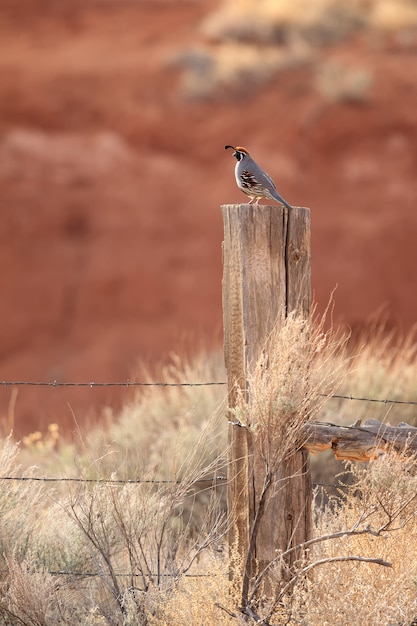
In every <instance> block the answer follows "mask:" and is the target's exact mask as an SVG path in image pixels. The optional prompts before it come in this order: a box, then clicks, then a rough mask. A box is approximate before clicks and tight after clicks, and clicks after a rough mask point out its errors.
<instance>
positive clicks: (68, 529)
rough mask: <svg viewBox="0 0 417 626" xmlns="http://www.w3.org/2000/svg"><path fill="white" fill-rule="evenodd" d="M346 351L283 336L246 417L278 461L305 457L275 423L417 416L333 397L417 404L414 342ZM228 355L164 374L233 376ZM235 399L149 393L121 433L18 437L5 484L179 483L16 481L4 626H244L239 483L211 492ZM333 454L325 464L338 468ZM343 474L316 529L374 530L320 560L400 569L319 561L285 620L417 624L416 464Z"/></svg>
mask: <svg viewBox="0 0 417 626" xmlns="http://www.w3.org/2000/svg"><path fill="white" fill-rule="evenodd" d="M334 348H335V344H334V342H333V341H332V340H331V339H330V335H329V334H328V333H326V332H325V331H324V330H323V328H318V329H317V326H316V328H315V329H314V328H312V327H311V326H310V325H309V323H308V322H307V321H305V320H301V319H296V318H294V319H292V318H290V319H289V320H288V321H287V324H286V325H285V326H284V328H283V330H282V332H281V333H280V334H278V335H272V336H271V337H270V342H269V348H268V351H269V353H270V354H269V358H268V359H266V357H263V358H261V359H260V361H259V363H258V366H257V368H255V370H254V373H253V376H252V378H251V380H250V381H249V383H250V389H249V392H250V393H249V398H250V403H249V410H247V407H243V406H242V407H241V408H240V411H239V412H238V413H237V414H236V418H239V419H240V420H241V421H242V423H246V424H247V425H249V426H250V428H251V429H252V430H253V433H254V436H255V437H256V438H257V440H258V442H259V446H260V449H261V450H262V453H263V454H264V456H265V458H269V459H277V458H283V457H285V455H287V454H289V453H290V452H291V449H292V444H293V440H292V439H291V437H290V436H286V437H285V436H284V437H282V438H281V445H280V446H279V447H278V449H272V448H271V446H270V441H272V439H271V438H270V437H269V436H267V435H268V432H269V433H271V429H276V428H278V429H279V428H282V429H285V428H287V426H288V424H291V425H292V426H291V429H290V431H291V433H292V432H293V431H292V429H293V428H295V430H296V428H297V424H298V423H299V421H301V422H302V421H304V420H306V419H310V418H318V419H322V420H326V419H327V420H329V421H332V422H335V421H336V422H337V421H339V422H343V423H349V422H353V421H355V420H356V419H357V418H358V417H361V418H362V419H366V418H368V417H379V418H384V417H385V418H387V419H388V421H390V422H392V423H394V422H397V421H401V420H408V421H410V422H411V421H412V419H413V416H414V414H415V410H414V409H415V407H414V408H413V407H407V406H403V405H398V406H394V407H393V408H392V409H391V411H389V410H388V407H387V406H386V405H384V404H381V405H376V404H372V403H371V404H369V403H365V402H354V401H350V400H345V401H343V400H336V399H331V400H329V399H328V398H327V395H328V394H330V393H332V391H333V390H334V389H336V388H337V392H338V393H342V394H346V395H358V396H367V397H381V398H387V397H391V398H397V399H401V400H403V399H410V400H416V399H417V398H416V396H415V383H414V381H415V380H416V378H417V364H416V350H417V348H416V342H415V338H414V335H413V334H411V335H410V336H408V337H406V338H403V339H398V338H396V337H395V336H394V335H389V334H387V333H386V332H385V331H382V330H381V327H380V326H375V328H374V330H373V331H372V332H371V333H370V335H368V337H367V338H366V341H365V339H363V340H362V341H360V342H359V347H355V348H352V357H351V358H350V359H348V360H346V355H345V354H343V353H340V352H338V351H337V350H335V349H334ZM342 352H343V351H342ZM221 360H222V359H221V357H220V356H219V355H216V356H214V357H210V358H209V357H207V356H206V355H205V356H203V357H202V358H201V359H200V360H198V359H197V360H196V362H195V363H192V362H191V363H187V362H185V363H182V362H180V361H179V360H178V359H176V358H174V359H173V360H172V363H171V365H170V366H169V367H167V368H166V369H165V371H163V372H160V373H159V375H158V379H160V380H162V379H164V380H171V381H172V382H175V381H176V382H180V381H182V380H184V379H187V380H214V379H217V380H221V379H222V378H223V376H224V372H223V367H222V364H221ZM149 376H150V375H149ZM225 393H226V390H225V388H224V387H207V388H206V387H201V388H199V387H192V388H184V389H183V388H149V389H146V390H143V391H142V392H140V393H138V394H137V396H136V398H135V399H134V400H132V401H131V402H130V403H129V404H128V405H126V406H125V408H124V409H123V410H122V411H121V413H120V414H119V415H111V414H109V415H108V424H107V427H106V429H104V430H103V429H101V431H100V432H99V431H98V430H97V431H95V432H91V433H89V434H88V435H84V436H82V437H81V440H80V444H79V446H78V447H77V446H73V445H70V444H68V443H67V442H65V441H62V438H61V437H60V436H59V431H57V430H56V429H55V428H53V429H52V431H49V433H46V435H45V436H43V437H40V436H39V435H37V436H36V438H35V439H36V441H35V440H34V439H33V438H30V437H29V438H28V439H27V440H25V441H24V442H22V444H21V445H20V446H19V445H18V444H16V443H14V442H12V441H11V440H10V439H6V440H4V441H3V442H2V445H1V449H0V476H10V477H16V478H18V477H19V476H21V475H25V476H29V477H30V476H42V475H44V474H45V473H49V474H54V475H61V476H73V475H79V476H84V477H87V478H95V479H97V478H114V479H117V478H149V479H151V478H154V477H157V478H162V479H174V480H178V481H179V482H178V483H177V482H174V483H162V484H156V485H155V484H151V483H145V484H117V483H112V484H104V483H103V484H101V483H92V484H90V483H86V484H85V483H84V484H70V485H68V484H66V483H58V484H55V483H53V484H45V483H42V482H30V481H25V482H20V481H13V480H11V481H9V480H0V507H1V511H2V515H1V516H0V544H1V545H0V547H1V556H0V570H1V572H2V574H1V580H0V615H1V620H2V623H4V624H10V625H13V626H14V625H16V626H22V624H27V625H29V624H31V625H33V624H35V625H36V626H60V625H61V624H73V623H79V624H82V625H83V626H98V625H100V626H101V625H103V624H106V625H107V624H110V625H117V626H119V625H120V626H127V625H129V624H144V625H146V624H147V625H149V626H153V625H154V624H155V625H156V624H161V625H162V626H163V625H164V624H166V625H168V624H172V625H177V626H185V625H187V626H188V625H189V624H196V625H200V624H201V626H203V625H204V626H210V625H212V624H213V625H214V624H216V625H218V624H237V623H238V619H237V618H235V617H233V616H232V614H236V615H238V611H237V609H236V606H234V605H233V604H231V597H230V596H229V593H228V591H229V583H228V572H227V569H228V559H227V557H228V554H227V545H226V542H225V538H224V534H223V533H224V532H225V530H227V526H228V523H229V520H227V518H226V517H225V516H224V511H225V508H224V504H225V502H224V486H219V487H218V488H217V489H216V490H215V491H213V490H211V489H208V488H207V487H208V485H207V484H205V483H201V482H199V481H200V478H201V477H202V476H206V475H207V474H209V475H210V476H214V475H218V474H219V473H223V474H224V473H225V467H224V461H225V458H226V456H227V450H226V448H227V443H226V424H227V419H226V406H225V402H224V396H225ZM321 394H324V395H321ZM254 415H256V416H257V421H256V423H255V420H254V419H253V416H254ZM283 432H284V430H283ZM52 438H53V440H54V441H53V446H51V445H49V444H50V442H51V440H52ZM42 442H43V443H44V445H42ZM322 458H323V457H322V456H318V457H317V458H316V460H315V464H316V465H320V464H321V465H323V461H322ZM36 466H38V467H36ZM329 467H330V466H329V463H328V462H327V461H326V462H325V469H326V470H327V480H329V481H333V480H334V472H335V470H331V469H329ZM342 469H343V470H344V471H345V472H346V473H345V474H344V476H343V479H344V480H345V482H346V483H350V482H354V483H355V486H354V487H350V488H347V489H343V490H341V493H339V494H338V495H337V497H330V498H329V499H327V503H326V505H325V506H322V505H320V504H319V502H320V500H321V498H319V493H318V494H317V499H316V508H315V515H314V522H315V528H314V534H315V536H316V537H320V536H322V535H324V534H334V533H336V532H340V531H351V530H352V529H356V530H358V529H359V530H364V531H365V530H366V529H367V528H368V529H370V530H371V531H372V533H373V534H370V533H369V532H368V531H366V532H363V533H361V534H357V533H351V532H348V533H347V534H345V535H344V536H343V537H342V536H339V537H338V538H333V539H328V540H326V541H320V542H318V543H316V544H314V545H312V546H311V547H310V553H309V563H310V564H314V563H315V562H317V561H322V560H324V559H329V558H335V557H340V556H342V557H349V556H360V557H363V558H365V557H366V558H374V559H375V558H378V559H383V560H385V561H388V562H390V563H391V564H392V567H391V568H386V567H382V566H380V565H377V564H375V563H365V562H353V561H343V562H331V563H329V562H325V563H323V564H321V565H317V566H315V567H313V568H312V569H311V571H310V573H309V575H308V577H307V578H305V577H303V578H300V579H297V578H296V579H295V580H294V586H293V588H292V589H291V593H290V594H289V595H288V596H287V597H286V598H283V599H282V601H281V603H280V605H279V610H277V611H276V613H275V616H273V617H271V619H270V623H271V624H275V625H278V624H281V623H286V624H294V625H295V624H300V623H301V624H309V626H314V625H316V624H317V625H321V624H326V623H327V624H332V625H339V624H340V625H341V626H342V625H345V624H347V623H351V624H367V625H368V624H369V625H370V626H373V625H375V626H376V625H380V624H398V625H399V624H404V625H407V624H408V625H411V621H412V619H414V618H415V617H416V616H417V606H416V593H415V590H416V584H417V568H416V565H415V563H417V554H416V553H415V546H416V545H417V536H415V534H416V532H417V531H416V528H417V526H416V523H415V521H416V516H417V506H416V496H415V494H416V493H417V483H416V480H417V478H416V476H415V474H416V472H415V467H414V459H413V458H407V457H403V458H401V457H389V456H386V457H382V458H380V459H378V461H374V462H372V463H371V464H369V465H362V466H355V465H352V466H349V467H347V468H345V467H344V466H343V468H342ZM332 471H333V474H332V473H330V474H329V472H332ZM323 477H324V476H323ZM221 484H222V485H223V483H221ZM221 494H223V495H221ZM303 565H305V563H300V564H299V567H303ZM59 572H60V573H59ZM64 572H67V574H65V573H64ZM71 572H72V573H74V574H75V573H77V574H78V575H77V576H75V575H68V573H71ZM90 574H94V576H91V575H90ZM185 574H188V575H189V574H192V575H193V576H191V577H190V576H186V575H185ZM194 575H198V576H197V577H194ZM200 575H203V576H204V577H199V576H200ZM207 576H208V577H207ZM219 605H221V606H223V607H224V608H225V609H227V611H229V612H227V611H226V610H224V609H222V608H219Z"/></svg>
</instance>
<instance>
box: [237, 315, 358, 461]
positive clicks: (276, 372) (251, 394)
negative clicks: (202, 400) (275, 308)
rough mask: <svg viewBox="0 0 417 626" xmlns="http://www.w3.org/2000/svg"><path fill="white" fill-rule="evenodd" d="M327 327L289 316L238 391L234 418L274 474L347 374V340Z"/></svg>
mask: <svg viewBox="0 0 417 626" xmlns="http://www.w3.org/2000/svg"><path fill="white" fill-rule="evenodd" d="M325 322H326V316H323V318H321V319H320V320H315V321H314V320H313V319H312V318H309V317H303V316H299V315H296V314H294V313H290V314H289V315H288V316H287V318H286V319H285V320H284V321H283V322H282V323H278V324H277V325H276V326H275V328H274V329H273V331H272V332H271V334H270V336H269V337H268V339H267V342H266V344H265V347H264V349H263V350H262V353H261V355H260V357H259V359H258V361H257V363H256V365H255V367H254V368H253V371H252V372H250V373H249V376H248V386H247V390H245V391H244V392H243V391H242V390H240V391H239V402H238V406H237V408H236V409H235V410H234V412H235V414H236V416H237V418H238V420H239V422H240V423H241V424H242V425H244V426H247V427H248V428H249V429H250V430H251V432H252V433H253V439H254V442H255V446H256V447H257V449H258V450H259V451H260V454H261V456H262V458H264V459H265V461H266V462H267V463H268V466H269V467H271V468H272V467H276V465H277V463H278V462H280V461H282V460H283V459H285V458H287V457H288V456H290V455H292V454H293V453H294V450H296V449H297V448H299V447H300V445H301V444H302V435H301V431H302V426H303V424H304V423H305V422H306V421H308V420H310V419H313V418H315V417H317V416H318V415H319V414H320V412H321V410H322V409H323V407H324V405H325V404H326V402H327V400H328V398H329V397H330V396H331V395H332V394H333V393H334V392H335V390H336V389H337V388H338V386H339V385H340V383H341V380H342V377H343V375H344V373H345V360H344V357H343V354H344V349H345V345H346V337H344V336H343V335H341V336H340V337H337V335H336V334H335V333H334V332H333V331H332V329H330V330H325Z"/></svg>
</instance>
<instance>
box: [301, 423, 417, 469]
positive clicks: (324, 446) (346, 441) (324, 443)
mask: <svg viewBox="0 0 417 626" xmlns="http://www.w3.org/2000/svg"><path fill="white" fill-rule="evenodd" d="M300 447H301V448H302V449H304V450H308V451H309V452H311V453H313V454H314V453H317V452H323V451H324V450H333V452H334V455H335V457H336V459H340V460H344V461H345V460H351V461H371V460H372V459H376V458H378V457H379V456H381V454H386V453H387V452H391V451H395V452H399V453H401V452H405V453H409V454H416V453H417V428H415V427H414V426H410V425H409V424H405V423H404V422H402V423H401V424H398V426H390V425H389V424H383V423H382V422H380V421H379V420H375V419H369V420H367V421H366V422H364V423H362V422H361V421H360V420H358V421H357V422H355V423H354V424H352V425H351V426H338V425H337V424H331V423H328V422H307V423H306V424H305V425H304V427H303V442H302V443H301V446H300Z"/></svg>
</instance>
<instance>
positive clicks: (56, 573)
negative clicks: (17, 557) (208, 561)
mask: <svg viewBox="0 0 417 626" xmlns="http://www.w3.org/2000/svg"><path fill="white" fill-rule="evenodd" d="M47 573H48V574H50V575H51V576H74V577H79V578H97V577H99V576H102V574H101V573H100V572H67V571H66V570H47ZM7 574H10V572H9V571H8V570H0V575H7ZM114 576H116V578H131V577H132V576H133V577H134V578H144V577H145V578H149V577H152V578H158V577H159V578H175V575H173V574H155V573H152V572H151V573H149V574H148V573H146V574H143V573H138V572H115V573H114ZM182 576H185V577H186V578H215V577H216V576H217V574H188V573H185V574H181V577H182Z"/></svg>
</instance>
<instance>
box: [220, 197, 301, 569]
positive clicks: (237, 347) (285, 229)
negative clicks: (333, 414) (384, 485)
mask: <svg viewBox="0 0 417 626" xmlns="http://www.w3.org/2000/svg"><path fill="white" fill-rule="evenodd" d="M222 213H223V220H224V242H223V321H224V351H225V363H226V368H227V376H228V390H229V408H231V409H233V407H235V406H236V404H237V399H238V398H237V396H238V387H239V388H240V389H241V390H243V392H244V393H245V392H246V385H247V380H248V374H249V373H250V371H251V368H253V366H254V364H255V363H256V361H257V359H258V357H259V355H260V351H261V350H262V348H264V346H265V342H266V339H267V337H268V335H269V333H270V332H271V330H272V328H273V327H274V325H275V324H276V323H277V321H278V323H279V321H280V320H281V321H283V320H284V319H285V317H286V315H288V313H290V312H291V311H295V312H297V313H299V314H302V315H305V316H308V315H309V311H310V299H311V295H310V294H311V286H310V275H311V270H310V212H309V210H308V209H305V208H293V209H292V210H290V211H289V210H287V209H286V208H284V207H280V206H278V205H275V206H267V205H260V206H257V205H250V204H237V205H234V204H232V205H223V206H222ZM230 420H231V422H232V421H233V417H231V418H230ZM229 446H230V453H229V469H228V476H229V493H228V504H229V511H230V513H231V517H232V524H231V528H230V533H229V547H230V550H231V551H235V550H237V553H238V555H239V557H240V558H238V559H237V563H238V565H235V566H231V569H230V574H231V578H232V579H233V580H239V579H242V577H243V574H244V568H245V559H246V556H247V554H248V548H249V537H250V531H251V528H252V525H253V522H254V514H255V509H256V503H257V497H259V493H257V492H258V490H259V485H260V483H261V480H260V477H259V476H258V475H257V472H258V468H259V467H260V464H259V463H258V461H259V460H258V459H256V458H254V456H256V453H254V452H253V449H252V447H251V442H250V434H249V433H248V430H247V429H246V428H244V427H243V428H242V427H239V426H238V425H232V424H231V425H230V426H229ZM287 478H288V480H286V479H287ZM280 480H281V481H283V482H280V488H279V489H278V490H275V491H273V496H272V497H271V498H270V500H269V501H268V504H267V507H266V509H265V512H264V514H263V515H262V519H261V523H260V527H259V532H258V534H257V540H256V549H255V554H254V555H253V556H254V560H253V563H252V566H251V568H252V571H251V572H249V574H248V572H247V571H246V575H247V576H248V575H249V577H251V576H254V575H255V568H257V571H258V572H259V571H261V570H262V569H263V567H265V565H266V564H268V563H269V562H271V561H272V559H274V558H275V557H276V556H277V553H278V552H277V551H281V550H282V551H284V550H287V549H288V548H290V547H292V546H295V545H298V544H299V543H301V542H303V541H306V540H307V539H308V538H309V537H310V533H311V497H312V496H311V479H310V472H309V469H308V453H307V452H306V451H304V450H300V451H294V455H293V456H292V457H291V458H289V459H288V460H286V461H284V462H283V463H282V467H280ZM298 557H299V554H298V555H297V554H296V553H294V552H293V553H291V555H290V556H289V557H288V560H287V565H291V563H293V562H294V560H295V559H296V558H298Z"/></svg>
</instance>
